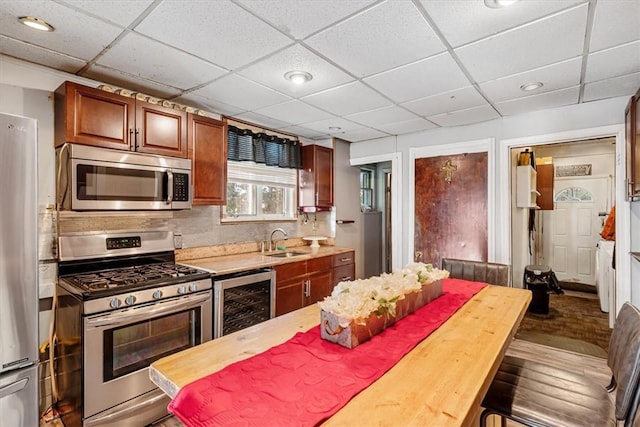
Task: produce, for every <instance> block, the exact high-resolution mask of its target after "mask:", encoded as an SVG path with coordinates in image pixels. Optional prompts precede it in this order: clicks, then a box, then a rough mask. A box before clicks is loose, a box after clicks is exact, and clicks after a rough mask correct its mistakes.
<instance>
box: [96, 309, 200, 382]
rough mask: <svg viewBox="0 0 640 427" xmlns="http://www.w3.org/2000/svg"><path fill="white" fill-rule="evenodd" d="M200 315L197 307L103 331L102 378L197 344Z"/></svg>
mask: <svg viewBox="0 0 640 427" xmlns="http://www.w3.org/2000/svg"><path fill="white" fill-rule="evenodd" d="M200 318H201V309H200V308H199V307H198V308H194V309H191V310H186V311H182V312H179V313H172V314H168V315H166V316H162V317H156V318H152V319H148V320H144V321H142V322H138V323H134V324H130V325H126V326H121V327H118V328H113V329H108V330H106V331H104V332H103V340H104V365H103V367H104V381H105V382H106V381H109V380H112V379H115V378H118V377H121V376H123V375H127V374H129V373H131V372H135V371H137V370H139V369H142V368H146V367H147V366H149V365H150V364H151V363H153V362H155V361H156V360H158V359H160V358H162V357H165V356H168V355H170V354H173V353H176V352H179V351H182V350H185V349H187V348H190V347H193V346H196V345H198V344H200V337H201V334H200V327H201V325H200V321H199V319H200Z"/></svg>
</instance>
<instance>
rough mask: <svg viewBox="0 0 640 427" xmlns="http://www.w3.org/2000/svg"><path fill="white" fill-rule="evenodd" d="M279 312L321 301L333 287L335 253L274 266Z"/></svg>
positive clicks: (277, 308)
mask: <svg viewBox="0 0 640 427" xmlns="http://www.w3.org/2000/svg"><path fill="white" fill-rule="evenodd" d="M274 269H275V271H276V316H280V315H282V314H285V313H289V312H290V311H294V310H297V309H299V308H302V307H306V306H307V305H310V304H315V303H316V302H318V301H321V300H322V299H324V297H326V296H327V295H329V294H330V293H331V291H332V290H333V280H332V277H333V257H332V256H324V257H318V258H312V259H309V260H305V261H297V262H290V263H287V264H283V265H277V266H275V267H274Z"/></svg>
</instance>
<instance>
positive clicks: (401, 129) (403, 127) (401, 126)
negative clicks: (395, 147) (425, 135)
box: [376, 119, 438, 135]
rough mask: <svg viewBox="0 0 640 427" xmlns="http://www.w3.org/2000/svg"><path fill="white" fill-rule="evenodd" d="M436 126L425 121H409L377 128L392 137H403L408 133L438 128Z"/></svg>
mask: <svg viewBox="0 0 640 427" xmlns="http://www.w3.org/2000/svg"><path fill="white" fill-rule="evenodd" d="M437 127H438V126H436V125H435V124H433V123H431V122H430V121H428V120H425V119H414V120H407V121H404V122H396V123H389V124H384V125H379V126H376V128H377V129H378V130H381V131H383V132H386V133H388V134H391V135H403V134H407V133H413V132H420V131H423V130H428V129H434V128H437Z"/></svg>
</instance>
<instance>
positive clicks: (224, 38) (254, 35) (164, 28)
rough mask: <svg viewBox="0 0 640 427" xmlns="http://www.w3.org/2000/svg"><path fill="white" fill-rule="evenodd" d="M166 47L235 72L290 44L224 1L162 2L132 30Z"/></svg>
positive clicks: (233, 5) (247, 14)
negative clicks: (191, 53)
mask: <svg viewBox="0 0 640 427" xmlns="http://www.w3.org/2000/svg"><path fill="white" fill-rule="evenodd" d="M135 30H136V31H137V32H139V33H142V34H145V35H147V36H149V37H152V38H154V39H156V40H160V41H162V42H164V43H166V44H168V45H171V46H175V47H177V48H179V49H182V50H184V51H187V52H197V53H198V56H200V57H201V58H203V59H206V60H208V61H211V62H212V63H214V64H217V65H219V66H221V67H224V68H227V69H235V68H238V67H240V66H243V65H245V64H248V63H250V62H252V61H255V60H256V59H258V58H262V57H264V56H266V55H268V54H269V53H271V52H274V51H276V50H278V49H282V48H283V47H285V46H287V45H288V44H291V43H292V40H291V39H290V38H288V37H286V36H285V35H283V34H282V33H280V32H279V31H277V30H275V29H273V28H272V27H271V26H269V25H268V24H265V23H264V22H262V21H261V20H259V19H258V18H256V17H255V16H253V15H251V14H250V13H249V12H247V11H245V10H244V9H242V8H241V7H239V6H236V5H235V4H233V3H231V2H230V1H228V0H217V1H215V2H209V1H165V2H162V3H160V4H159V5H158V7H156V8H155V9H154V10H153V11H152V12H151V13H150V14H149V16H147V17H146V18H145V19H144V20H143V21H142V22H141V23H140V24H139V25H138V26H137V27H136V28H135Z"/></svg>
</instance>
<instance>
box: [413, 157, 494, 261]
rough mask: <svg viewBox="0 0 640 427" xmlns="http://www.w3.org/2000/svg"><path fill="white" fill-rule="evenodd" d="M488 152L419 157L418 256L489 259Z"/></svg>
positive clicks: (416, 168)
mask: <svg viewBox="0 0 640 427" xmlns="http://www.w3.org/2000/svg"><path fill="white" fill-rule="evenodd" d="M487 176H488V170H487V153H486V152H485V153H467V154H456V155H451V156H439V157H427V158H421V159H416V161H415V235H414V254H415V258H416V260H417V261H421V262H426V263H431V264H433V265H434V266H436V267H439V266H440V265H441V260H442V258H460V259H467V260H472V261H487V254H488V244H487V238H488V237H487V222H488V218H487Z"/></svg>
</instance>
